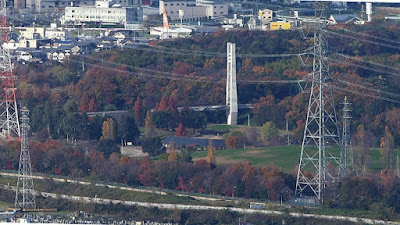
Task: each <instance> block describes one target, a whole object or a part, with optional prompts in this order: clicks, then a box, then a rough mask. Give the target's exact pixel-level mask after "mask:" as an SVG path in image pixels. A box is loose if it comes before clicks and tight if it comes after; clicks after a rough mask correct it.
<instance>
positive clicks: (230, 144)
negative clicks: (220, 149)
mask: <svg viewBox="0 0 400 225" xmlns="http://www.w3.org/2000/svg"><path fill="white" fill-rule="evenodd" d="M225 144H226V147H227V148H238V147H239V141H238V139H237V137H235V136H229V137H227V138H226V140H225Z"/></svg>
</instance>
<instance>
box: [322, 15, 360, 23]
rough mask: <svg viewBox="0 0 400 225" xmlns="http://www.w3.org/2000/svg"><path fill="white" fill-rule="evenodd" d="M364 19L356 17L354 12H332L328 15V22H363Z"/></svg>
mask: <svg viewBox="0 0 400 225" xmlns="http://www.w3.org/2000/svg"><path fill="white" fill-rule="evenodd" d="M364 22H365V21H363V20H362V19H360V18H358V17H357V15H356V14H332V15H331V16H330V17H329V24H333V25H334V24H348V23H354V24H364Z"/></svg>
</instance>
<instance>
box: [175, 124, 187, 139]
mask: <svg viewBox="0 0 400 225" xmlns="http://www.w3.org/2000/svg"><path fill="white" fill-rule="evenodd" d="M175 136H177V137H183V136H186V129H185V127H184V126H183V124H182V123H180V124H179V126H178V128H177V129H176V131H175Z"/></svg>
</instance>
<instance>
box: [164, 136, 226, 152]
mask: <svg viewBox="0 0 400 225" xmlns="http://www.w3.org/2000/svg"><path fill="white" fill-rule="evenodd" d="M209 140H210V139H207V138H194V137H172V136H170V137H167V138H165V139H164V140H163V146H164V147H166V148H170V147H173V146H174V147H175V148H180V147H182V146H184V147H189V146H192V147H196V148H197V149H199V150H201V149H204V150H206V149H207V147H208V144H209ZM212 145H213V146H214V148H215V149H225V140H221V139H212Z"/></svg>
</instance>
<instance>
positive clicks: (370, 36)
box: [335, 26, 400, 45]
mask: <svg viewBox="0 0 400 225" xmlns="http://www.w3.org/2000/svg"><path fill="white" fill-rule="evenodd" d="M335 28H338V29H340V30H344V31H346V32H349V33H353V34H356V35H360V36H365V37H369V38H374V39H379V40H382V41H387V42H392V43H394V44H398V45H400V42H398V41H393V40H392V39H388V38H382V37H378V36H372V35H370V34H366V33H361V32H357V31H352V30H349V29H345V28H342V27H338V26H336V27H335Z"/></svg>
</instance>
